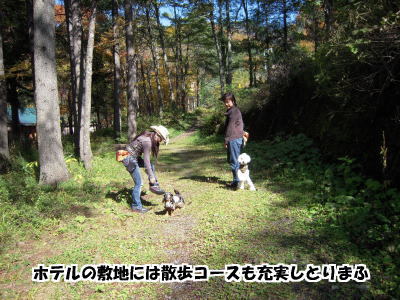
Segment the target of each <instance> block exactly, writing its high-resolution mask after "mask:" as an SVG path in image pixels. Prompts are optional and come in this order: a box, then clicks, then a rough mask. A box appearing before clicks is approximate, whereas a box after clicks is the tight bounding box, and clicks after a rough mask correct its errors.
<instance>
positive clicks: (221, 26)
mask: <svg viewBox="0 0 400 300" xmlns="http://www.w3.org/2000/svg"><path fill="white" fill-rule="evenodd" d="M218 13H219V15H218V26H219V30H218V38H219V44H220V48H221V57H222V65H223V66H224V68H223V69H222V70H223V72H224V73H223V78H224V81H225V82H226V70H227V61H226V48H227V47H226V39H225V36H224V22H223V17H224V16H223V0H218Z"/></svg>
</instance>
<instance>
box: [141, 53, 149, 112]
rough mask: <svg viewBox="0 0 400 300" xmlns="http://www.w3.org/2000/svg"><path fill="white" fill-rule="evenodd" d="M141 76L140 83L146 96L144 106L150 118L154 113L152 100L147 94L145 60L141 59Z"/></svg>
mask: <svg viewBox="0 0 400 300" xmlns="http://www.w3.org/2000/svg"><path fill="white" fill-rule="evenodd" d="M140 75H141V78H140V82H141V83H142V87H143V94H144V95H143V96H144V99H145V103H144V105H143V106H145V109H146V111H147V115H149V116H150V115H151V114H152V112H151V103H150V102H151V100H150V97H149V94H148V92H147V86H146V75H145V72H144V66H143V58H140Z"/></svg>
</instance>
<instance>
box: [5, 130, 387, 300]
mask: <svg viewBox="0 0 400 300" xmlns="http://www.w3.org/2000/svg"><path fill="white" fill-rule="evenodd" d="M176 133H178V132H176ZM109 145H111V143H109ZM256 145H257V144H253V146H249V148H247V149H246V151H249V152H250V153H257V151H256V150H257V149H258V148H257V146H256ZM103 146H104V145H103ZM103 146H102V145H99V149H103V150H104V151H99V152H97V153H96V156H95V158H94V162H93V166H94V167H93V170H91V171H86V170H84V169H83V168H82V165H81V164H79V163H78V162H77V161H75V160H70V161H69V162H68V167H69V170H70V172H71V175H72V177H71V179H70V180H69V181H68V182H66V183H63V184H61V185H60V186H59V187H58V188H57V189H45V188H40V187H37V186H36V184H35V181H34V180H33V181H32V179H29V178H34V177H32V172H31V171H29V170H28V171H27V173H25V177H26V178H25V181H24V186H23V188H24V189H28V188H30V189H32V192H31V193H33V194H32V195H27V194H23V193H24V191H21V192H20V193H22V194H21V197H22V198H21V199H23V200H24V201H23V202H21V203H20V204H19V203H18V202H13V201H12V200H11V199H5V200H3V199H2V202H1V210H0V211H1V214H2V218H0V222H2V223H0V224H1V226H2V227H0V228H1V234H2V237H3V239H2V247H1V249H2V250H1V252H0V274H1V276H0V297H1V298H5V299H8V298H19V299H27V298H34V299H39V298H40V299H41V298H55V299H63V298H74V299H106V298H112V299H114V298H116V299H132V298H134V299H136V298H138V299H149V298H150V299H160V298H161V299H164V298H166V297H170V298H171V299H175V298H179V299H194V298H202V299H215V298H223V299H231V298H251V299H265V298H271V299H296V298H298V299H304V298H307V299H308V298H312V299H314V298H315V299H319V298H328V297H330V298H333V299H342V298H351V297H366V298H368V297H374V296H376V295H379V294H380V293H382V292H381V291H380V290H379V286H380V285H379V284H378V281H379V280H382V279H379V276H380V275H381V274H380V273H373V280H372V281H371V282H370V283H367V284H356V283H351V282H350V283H346V284H339V283H329V282H325V281H322V282H319V283H315V284H308V283H290V284H283V283H282V284H261V283H244V282H241V283H226V282H225V281H224V280H223V279H222V278H212V279H210V281H208V282H203V283H192V282H190V283H189V284H180V285H179V284H155V283H140V284H136V283H131V284H124V283H113V284H99V283H83V282H79V283H77V284H70V283H64V282H61V283H52V282H48V283H32V282H31V280H30V278H31V268H32V267H33V266H36V265H37V264H39V263H42V264H46V265H48V264H55V263H62V264H73V263H75V264H79V265H80V266H81V265H83V264H100V263H109V264H117V263H121V264H149V263H152V264H161V263H177V264H180V263H189V264H192V265H196V264H205V265H208V266H209V268H210V269H221V268H223V267H224V265H225V264H232V263H236V264H261V263H269V264H277V263H285V264H291V263H295V264H298V265H299V266H302V267H304V266H305V265H306V264H308V263H313V264H326V263H337V264H342V263H350V264H355V263H365V264H367V266H370V267H371V269H372V270H374V271H375V270H377V272H378V271H379V266H374V265H371V264H372V263H373V260H371V259H370V258H368V257H365V256H362V255H361V254H359V251H357V249H356V248H355V247H354V246H353V245H352V244H351V243H350V242H349V241H348V238H347V237H346V235H344V234H342V233H341V231H340V230H338V229H337V228H330V227H329V224H326V223H325V222H324V218H322V217H321V215H320V213H321V212H322V211H323V210H322V209H321V210H318V206H314V207H312V208H310V206H309V205H308V204H309V203H310V199H311V198H312V197H314V190H313V189H312V187H307V184H298V186H296V184H295V183H296V181H290V183H287V182H285V183H283V179H285V178H286V179H288V178H290V177H288V176H286V177H285V176H284V177H279V176H282V174H280V175H279V174H277V173H276V172H273V171H271V170H265V168H260V167H259V164H260V161H258V160H261V159H260V158H256V156H254V163H253V165H251V169H252V170H253V169H254V171H253V173H252V177H253V179H254V182H255V185H256V187H257V188H258V191H256V192H250V191H248V190H246V191H231V190H227V189H226V188H225V187H224V184H225V183H227V182H229V181H230V179H231V178H230V176H231V173H230V170H229V166H228V164H227V163H226V153H225V149H224V148H223V142H222V139H220V138H218V137H214V136H212V137H203V136H201V135H199V134H197V133H196V134H194V135H190V136H187V137H185V138H179V139H177V140H175V141H172V142H171V144H170V145H168V146H162V147H161V150H160V157H159V161H158V164H157V166H156V168H157V175H158V177H159V181H160V182H161V185H162V187H163V188H164V189H165V190H167V191H172V190H173V189H174V188H176V189H178V190H179V191H180V192H181V193H182V194H183V195H184V196H185V199H186V203H187V204H186V206H185V207H184V208H183V209H181V210H177V211H175V212H174V213H173V215H172V216H168V215H166V214H161V212H162V211H163V207H162V203H161V197H160V196H156V195H154V194H147V195H146V196H145V201H144V204H145V206H146V207H151V208H152V210H151V212H149V213H147V214H145V215H140V214H135V213H132V212H131V211H130V210H129V204H128V202H129V201H130V188H131V187H132V185H133V182H132V179H131V178H130V176H129V174H128V173H127V172H126V171H125V169H124V167H123V166H122V165H121V164H120V163H117V162H116V161H115V156H114V152H113V151H111V149H110V148H109V147H108V146H107V147H104V148H102V147H103ZM252 147H255V148H252ZM105 150H106V151H105ZM258 155H261V152H260V153H259V154H258ZM29 172H30V173H29ZM142 175H143V177H144V178H146V177H145V174H144V173H142ZM278 175H279V176H278ZM10 176H11V175H10ZM302 180H303V179H302ZM144 189H145V190H147V186H146V184H145V185H144ZM0 190H1V191H3V194H4V195H5V194H6V192H9V193H14V192H15V191H14V190H13V191H9V190H8V189H7V190H6V189H0ZM0 217H1V216H0ZM332 226H334V225H332ZM6 227H9V228H10V230H9V231H7V230H6ZM7 232H8V233H7ZM374 275H375V276H374ZM328 295H329V296H328Z"/></svg>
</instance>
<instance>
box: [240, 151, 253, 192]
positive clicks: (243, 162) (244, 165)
mask: <svg viewBox="0 0 400 300" xmlns="http://www.w3.org/2000/svg"><path fill="white" fill-rule="evenodd" d="M250 161H251V158H250V156H249V155H247V154H246V153H242V154H240V155H239V157H238V162H239V164H240V166H239V170H238V171H237V176H238V178H239V188H240V189H241V190H243V189H244V183H245V182H247V184H248V185H249V187H250V191H255V190H256V187H255V186H254V184H253V182H252V181H251V179H250V171H249V167H248V164H249V163H250Z"/></svg>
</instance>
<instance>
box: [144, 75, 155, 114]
mask: <svg viewBox="0 0 400 300" xmlns="http://www.w3.org/2000/svg"><path fill="white" fill-rule="evenodd" d="M146 78H147V84H148V86H149V102H148V103H147V111H148V113H149V116H151V115H152V114H153V99H154V96H153V89H152V86H151V74H150V68H146Z"/></svg>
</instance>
